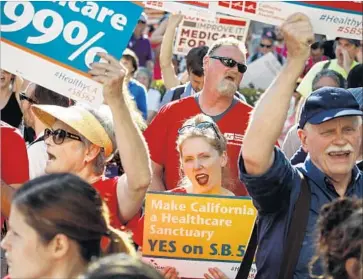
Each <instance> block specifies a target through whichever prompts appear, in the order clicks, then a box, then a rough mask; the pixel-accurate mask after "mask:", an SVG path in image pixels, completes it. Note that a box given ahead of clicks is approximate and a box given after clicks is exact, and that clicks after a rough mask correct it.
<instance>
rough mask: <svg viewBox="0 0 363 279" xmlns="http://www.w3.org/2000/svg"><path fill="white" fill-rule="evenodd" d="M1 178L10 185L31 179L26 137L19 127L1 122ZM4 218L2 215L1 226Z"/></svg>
mask: <svg viewBox="0 0 363 279" xmlns="http://www.w3.org/2000/svg"><path fill="white" fill-rule="evenodd" d="M0 135H1V141H0V148H1V149H0V150H1V160H0V164H1V167H0V168H1V170H0V171H1V172H0V175H1V179H2V180H3V181H4V182H5V183H6V184H8V185H11V184H23V183H25V182H27V181H28V180H29V161H28V153H27V150H26V145H25V141H24V138H23V137H22V136H21V134H20V132H19V130H18V129H16V128H14V127H12V126H10V125H8V124H6V123H5V122H3V121H1V122H0ZM3 221H4V218H3V216H1V226H2V225H3Z"/></svg>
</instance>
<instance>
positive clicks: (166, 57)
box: [160, 14, 183, 89]
mask: <svg viewBox="0 0 363 279" xmlns="http://www.w3.org/2000/svg"><path fill="white" fill-rule="evenodd" d="M182 18H183V16H182V15H181V14H174V15H171V16H170V17H169V19H168V25H167V27H166V30H165V35H164V39H163V41H162V43H161V49H160V68H161V73H162V75H163V80H164V85H165V87H166V89H170V88H173V87H175V86H178V85H180V81H179V79H178V77H177V76H176V75H175V70H174V66H173V63H172V58H173V42H174V36H175V28H176V27H177V26H178V25H179V23H180V22H181V20H182Z"/></svg>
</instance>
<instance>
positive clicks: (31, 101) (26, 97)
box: [19, 92, 38, 104]
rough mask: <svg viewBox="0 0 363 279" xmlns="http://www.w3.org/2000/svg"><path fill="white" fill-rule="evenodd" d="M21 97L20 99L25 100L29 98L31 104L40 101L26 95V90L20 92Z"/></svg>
mask: <svg viewBox="0 0 363 279" xmlns="http://www.w3.org/2000/svg"><path fill="white" fill-rule="evenodd" d="M19 97H20V101H24V100H27V101H28V102H29V103H31V104H37V103H38V102H37V101H35V100H33V99H32V98H29V97H28V96H27V95H25V93H24V92H21V93H20V94H19Z"/></svg>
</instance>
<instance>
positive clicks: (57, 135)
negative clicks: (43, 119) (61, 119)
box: [44, 128, 82, 145]
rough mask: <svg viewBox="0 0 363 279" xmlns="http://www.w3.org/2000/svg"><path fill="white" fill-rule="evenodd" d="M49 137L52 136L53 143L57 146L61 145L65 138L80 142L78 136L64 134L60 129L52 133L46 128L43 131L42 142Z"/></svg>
mask: <svg viewBox="0 0 363 279" xmlns="http://www.w3.org/2000/svg"><path fill="white" fill-rule="evenodd" d="M50 136H53V142H54V143H55V144H57V145H59V144H62V143H63V142H64V139H65V138H70V139H73V140H78V141H82V139H81V137H80V136H78V135H75V134H72V133H69V132H66V131H64V130H62V129H57V130H55V131H52V130H51V129H48V128H46V129H45V130H44V140H46V139H47V138H49V137H50Z"/></svg>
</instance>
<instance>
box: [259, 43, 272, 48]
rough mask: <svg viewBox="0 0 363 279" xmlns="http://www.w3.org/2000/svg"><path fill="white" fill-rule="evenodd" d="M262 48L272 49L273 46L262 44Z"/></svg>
mask: <svg viewBox="0 0 363 279" xmlns="http://www.w3.org/2000/svg"><path fill="white" fill-rule="evenodd" d="M260 47H262V48H264V47H265V48H271V47H272V45H265V44H260Z"/></svg>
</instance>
